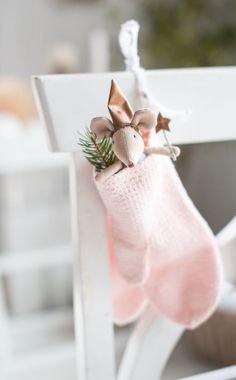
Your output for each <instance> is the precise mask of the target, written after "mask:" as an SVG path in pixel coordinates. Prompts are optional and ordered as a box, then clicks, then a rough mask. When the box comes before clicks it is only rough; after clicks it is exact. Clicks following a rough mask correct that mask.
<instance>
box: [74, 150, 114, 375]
mask: <svg viewBox="0 0 236 380" xmlns="http://www.w3.org/2000/svg"><path fill="white" fill-rule="evenodd" d="M70 169H71V170H70V189H71V211H72V228H73V242H74V310H75V332H76V341H77V360H78V379H79V380H96V379H104V380H113V379H115V353H114V341H113V339H114V338H113V325H112V315H111V302H110V300H111V294H110V289H111V286H110V278H109V268H108V255H107V254H108V249H107V239H106V223H105V212H104V207H103V205H102V203H101V200H100V199H99V195H98V193H97V191H96V188H95V186H94V185H93V182H92V168H91V166H89V165H87V162H86V160H85V158H84V157H83V154H82V152H79V153H74V154H73V155H72V163H71V168H70Z"/></svg>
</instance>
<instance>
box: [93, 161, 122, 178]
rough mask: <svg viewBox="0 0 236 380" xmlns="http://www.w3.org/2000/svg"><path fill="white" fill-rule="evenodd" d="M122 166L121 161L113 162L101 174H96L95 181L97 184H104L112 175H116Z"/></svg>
mask: <svg viewBox="0 0 236 380" xmlns="http://www.w3.org/2000/svg"><path fill="white" fill-rule="evenodd" d="M122 167H123V164H122V162H121V161H115V162H114V164H112V165H110V166H108V167H107V168H106V169H104V170H103V171H102V172H101V173H98V174H97V175H96V177H95V180H96V181H98V182H104V181H105V180H106V179H108V178H110V177H111V176H112V175H113V174H115V173H117V172H118V171H119V170H120V169H122Z"/></svg>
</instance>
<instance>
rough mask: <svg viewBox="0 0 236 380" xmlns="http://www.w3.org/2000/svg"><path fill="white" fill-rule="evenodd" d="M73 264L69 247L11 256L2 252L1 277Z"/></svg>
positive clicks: (44, 249)
mask: <svg viewBox="0 0 236 380" xmlns="http://www.w3.org/2000/svg"><path fill="white" fill-rule="evenodd" d="M71 264H72V249H71V247H70V246H68V245H65V246H58V247H57V246H56V247H55V246H53V247H50V248H42V249H38V250H30V251H26V252H17V253H12V254H10V255H9V254H7V253H4V252H1V255H0V276H3V275H12V274H16V273H21V272H27V271H30V270H41V269H45V268H55V267H57V266H65V265H71Z"/></svg>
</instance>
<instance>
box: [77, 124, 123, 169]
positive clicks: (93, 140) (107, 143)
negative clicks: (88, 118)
mask: <svg viewBox="0 0 236 380" xmlns="http://www.w3.org/2000/svg"><path fill="white" fill-rule="evenodd" d="M78 144H79V145H80V146H81V147H82V151H83V153H84V155H85V157H86V158H87V160H88V161H89V162H90V163H91V164H92V165H93V166H95V168H96V171H97V172H101V171H102V170H103V169H105V168H107V167H108V166H110V165H112V164H113V163H114V162H115V159H116V157H115V154H114V152H113V150H112V141H111V139H110V138H109V137H103V139H102V140H100V141H98V138H97V136H96V134H95V133H93V132H92V131H91V130H90V129H89V128H86V131H85V133H84V134H83V135H81V137H80V139H79V143H78Z"/></svg>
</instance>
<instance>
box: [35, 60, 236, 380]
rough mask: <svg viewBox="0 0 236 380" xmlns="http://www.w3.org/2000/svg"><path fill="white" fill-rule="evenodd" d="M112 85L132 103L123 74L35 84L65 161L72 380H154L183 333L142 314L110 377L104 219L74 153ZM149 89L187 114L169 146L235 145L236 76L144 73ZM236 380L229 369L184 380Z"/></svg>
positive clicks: (84, 165) (234, 72) (225, 72)
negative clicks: (68, 202) (73, 337)
mask: <svg viewBox="0 0 236 380" xmlns="http://www.w3.org/2000/svg"><path fill="white" fill-rule="evenodd" d="M112 78H113V79H116V80H117V81H118V83H119V84H120V86H121V88H122V89H123V91H124V93H125V94H126V96H127V97H128V99H129V100H130V101H131V103H132V99H133V100H134V89H135V78H134V76H133V74H132V73H129V72H116V73H104V74H78V75H67V76H63V75H62V76H38V77H34V79H33V82H34V87H35V93H36V97H37V101H38V106H39V110H40V111H41V115H42V118H43V119H44V122H45V125H46V132H47V137H48V141H49V144H50V147H51V150H52V151H54V152H68V153H70V155H71V168H70V189H71V215H72V226H73V243H74V311H75V330H76V340H77V361H78V380H98V379H99V380H100V379H102V380H114V379H118V380H144V379H148V380H157V379H158V378H160V377H161V373H162V371H163V368H164V367H165V364H166V362H167V360H168V358H169V356H170V354H171V352H172V350H173V348H174V346H175V344H176V342H177V341H178V340H179V338H180V336H181V335H182V333H183V328H182V327H180V326H178V325H177V324H175V323H172V322H170V321H168V320H166V319H164V318H163V317H160V316H156V315H154V314H153V312H152V311H151V310H150V309H147V310H146V311H145V312H144V314H143V316H142V317H141V319H140V321H139V322H137V325H136V328H135V329H134V331H133V333H132V334H131V337H130V339H129V342H128V344H127V348H126V350H125V353H124V356H123V359H122V362H121V365H120V368H119V370H118V375H116V374H115V372H116V371H115V355H114V335H113V324H112V317H111V300H110V296H111V292H110V289H111V287H110V279H109V266H108V253H107V238H106V221H105V212H104V207H103V205H102V202H101V200H100V198H99V196H98V194H97V191H96V189H95V187H94V184H93V182H92V174H91V171H92V168H91V166H90V165H89V164H88V162H87V161H86V159H85V158H84V156H83V154H82V152H81V149H80V147H79V146H78V132H83V131H84V128H85V127H86V126H88V125H89V123H90V120H91V118H92V117H94V116H99V115H104V114H105V113H106V102H107V98H108V93H109V87H110V81H111V79H112ZM147 83H148V86H149V89H150V91H151V93H152V94H153V95H154V96H155V97H157V98H159V99H160V97H161V99H160V100H161V101H162V102H163V103H164V104H168V106H170V107H172V108H175V109H178V108H183V107H185V108H186V109H190V110H191V112H192V116H191V118H190V120H189V121H188V122H187V123H186V124H181V123H178V122H176V123H175V127H174V128H172V133H171V141H172V143H176V144H188V143H191V144H192V143H199V142H210V141H224V140H233V139H236V128H235V123H236V112H235V107H234V102H235V96H234V88H235V86H236V68H234V67H231V68H204V69H177V70H158V71H147ZM154 352H155V355H154ZM235 378H236V366H233V367H228V368H225V369H222V370H218V371H214V372H212V373H207V374H205V375H198V376H193V377H191V378H189V380H190V379H192V380H193V379H196V380H197V379H198V380H204V379H207V380H210V379H214V380H217V379H222V380H223V379H235Z"/></svg>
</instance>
